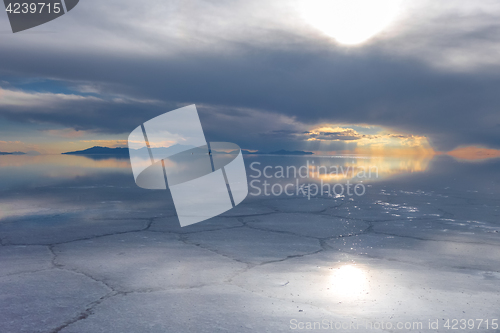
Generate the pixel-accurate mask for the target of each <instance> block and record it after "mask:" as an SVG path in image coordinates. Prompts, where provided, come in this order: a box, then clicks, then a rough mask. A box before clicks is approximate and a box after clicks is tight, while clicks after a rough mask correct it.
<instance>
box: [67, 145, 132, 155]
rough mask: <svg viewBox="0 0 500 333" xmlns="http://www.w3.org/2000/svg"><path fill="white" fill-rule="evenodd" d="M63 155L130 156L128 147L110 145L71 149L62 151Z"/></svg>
mask: <svg viewBox="0 0 500 333" xmlns="http://www.w3.org/2000/svg"><path fill="white" fill-rule="evenodd" d="M62 154H63V155H121V156H124V155H126V156H128V148H108V147H98V146H95V147H92V148H88V149H85V150H78V151H70V152H67V153H62Z"/></svg>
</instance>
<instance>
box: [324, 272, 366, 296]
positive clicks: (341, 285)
mask: <svg viewBox="0 0 500 333" xmlns="http://www.w3.org/2000/svg"><path fill="white" fill-rule="evenodd" d="M330 283H331V287H330V290H331V291H332V292H333V293H334V294H335V295H336V296H339V297H341V298H346V299H350V298H351V299H352V298H358V297H359V296H361V295H363V294H367V293H368V292H369V283H368V276H367V274H366V272H365V271H364V270H363V269H361V268H359V267H357V266H355V265H344V266H340V267H337V268H334V269H333V270H332V275H331V278H330Z"/></svg>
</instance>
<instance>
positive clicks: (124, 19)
mask: <svg viewBox="0 0 500 333" xmlns="http://www.w3.org/2000/svg"><path fill="white" fill-rule="evenodd" d="M189 104H196V105H197V107H198V111H199V114H200V118H201V120H202V123H203V125H204V130H205V134H206V137H207V139H208V140H209V141H229V142H234V143H237V144H239V145H240V146H241V147H242V148H246V149H252V150H261V151H272V150H277V149H288V150H298V149H300V150H308V151H323V152H331V151H340V150H353V151H355V150H358V151H364V150H370V149H382V148H381V147H396V148H398V147H405V148H411V149H416V150H427V149H433V150H435V151H450V150H454V149H456V148H458V147H460V148H461V149H463V148H464V147H484V148H489V149H500V2H498V1H496V0H493V1H490V0H480V1H470V0H467V1H464V0H453V1H427V0H422V1H421V0H411V1H404V0H378V1H372V0H348V1H347V0H296V1H290V0H289V1H283V0H275V1H269V0H251V1H249V0H245V1H240V0H230V1H229V0H219V1H215V0H206V1H199V0H169V1H165V0H161V1H160V0H150V1H147V2H143V1H131V0H119V1H118V0H107V1H97V0H81V1H80V3H79V5H78V6H77V7H75V9H73V10H72V11H71V12H69V13H68V14H67V15H64V16H62V17H60V18H58V19H56V20H54V21H51V22H49V23H47V24H44V25H42V26H39V27H36V28H33V29H30V30H26V31H23V32H19V33H16V34H13V33H12V32H11V30H10V25H9V21H8V18H7V14H6V13H5V12H3V13H0V151H14V150H21V151H26V150H38V151H42V152H49V153H58V152H63V151H68V150H77V149H83V148H88V147H91V146H95V145H100V146H125V145H126V139H127V137H128V134H129V133H130V132H131V131H132V130H133V129H134V128H136V127H137V126H138V125H139V124H141V123H143V122H144V121H146V120H148V119H151V118H153V117H155V116H157V115H160V114H162V113H164V112H166V111H169V110H173V109H175V108H178V107H181V106H184V105H189Z"/></svg>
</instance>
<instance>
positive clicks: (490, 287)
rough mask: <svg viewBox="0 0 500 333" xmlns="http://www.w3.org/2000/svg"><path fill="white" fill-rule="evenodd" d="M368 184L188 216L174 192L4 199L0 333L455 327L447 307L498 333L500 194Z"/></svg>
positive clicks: (93, 191) (109, 191)
mask: <svg viewBox="0 0 500 333" xmlns="http://www.w3.org/2000/svg"><path fill="white" fill-rule="evenodd" d="M111 185H112V184H111ZM368 189H369V191H367V194H366V196H363V197H359V198H348V197H340V198H331V197H318V198H311V200H308V198H307V197H292V198H287V197H278V198H276V197H271V196H270V197H263V196H260V197H252V196H249V197H248V198H247V199H246V200H245V201H244V202H243V203H242V204H241V205H240V206H238V207H237V208H235V209H233V210H231V211H229V212H228V213H225V214H223V215H221V216H218V217H215V218H212V219H210V220H208V221H205V222H202V223H199V224H195V225H192V226H189V227H185V228H180V227H179V225H178V220H177V218H176V216H175V213H174V212H175V210H174V209H173V206H172V203H171V201H169V200H168V199H169V198H168V195H164V194H162V195H161V196H159V197H156V198H155V195H154V194H150V193H146V192H142V190H139V189H134V190H133V189H132V188H130V189H128V190H126V191H123V190H122V189H120V188H119V187H115V188H113V187H107V188H106V191H105V193H104V194H103V193H102V192H101V191H100V189H99V188H88V187H85V188H84V187H80V188H78V189H72V190H68V189H67V188H63V187H60V188H53V187H50V188H45V189H44V188H38V189H37V190H36V191H35V193H32V192H31V194H30V192H28V191H27V192H24V193H22V195H21V194H19V197H18V199H17V200H14V201H15V203H16V204H15V205H12V202H13V201H12V200H13V199H12V196H10V199H9V198H7V197H5V198H4V199H2V202H3V204H4V205H5V206H4V207H9V208H10V210H8V211H7V210H4V211H3V213H4V215H3V217H2V219H1V220H0V240H1V244H2V246H1V247H0V262H1V270H0V332H2V333H4V332H6V333H8V332H12V333H20V332H30V333H31V332H53V333H55V332H107V333H113V332H222V331H231V332H287V331H298V330H299V331H300V329H299V327H304V328H305V327H306V326H307V325H314V323H316V324H317V325H319V324H318V323H320V324H321V325H323V326H322V327H323V328H325V327H326V328H328V329H329V330H335V328H334V326H328V325H334V324H335V323H337V324H339V323H340V324H344V325H353V324H356V325H360V326H356V329H355V331H359V332H365V331H368V329H367V328H366V326H363V325H366V324H368V325H379V326H375V327H374V328H373V329H369V331H387V332H397V331H399V330H398V329H396V328H392V329H391V328H388V327H387V326H383V327H380V323H381V322H384V323H385V325H387V323H390V324H391V325H397V324H398V323H403V324H405V323H412V325H413V323H422V327H418V326H417V329H414V330H413V331H420V332H436V331H440V332H445V331H448V330H447V329H446V328H445V327H444V325H445V324H446V321H447V320H448V319H450V320H451V319H458V320H460V319H474V320H476V319H484V320H486V319H488V320H489V325H490V327H489V329H486V327H485V326H484V325H483V326H482V327H479V329H477V328H476V329H474V331H477V332H500V330H498V329H497V328H492V326H491V324H492V319H500V312H499V310H498V309H500V297H499V296H500V268H499V267H500V223H499V220H498V214H499V208H500V203H499V202H500V201H499V200H498V198H499V196H498V195H497V194H495V193H494V192H489V191H490V190H483V191H481V190H478V192H472V191H471V192H468V191H467V190H465V189H459V188H457V189H452V188H446V186H443V185H442V184H440V183H434V182H429V183H428V185H425V186H423V185H422V183H421V181H420V180H414V181H412V182H410V181H407V182H402V181H401V183H398V182H397V181H393V183H389V182H378V183H373V184H372V185H371V186H370V187H369V188H368ZM41 192H45V193H47V195H46V196H45V197H44V200H41V201H40V202H42V204H40V205H39V206H34V205H33V202H35V201H36V198H37V196H38V193H41ZM143 193H144V195H145V196H147V198H148V199H147V200H143V201H141V200H137V197H140V196H141V195H143ZM155 193H160V192H155ZM5 195H7V194H5ZM78 196H79V197H80V199H79V200H78V199H76V198H77V197H78ZM481 198H483V199H484V200H481ZM9 200H10V201H9ZM141 212H145V213H144V214H142V213H141ZM436 321H437V323H438V325H439V328H438V329H437V330H436V329H434V328H429V323H430V322H432V323H435V322H436ZM299 324H300V325H302V326H299ZM294 325H295V326H294ZM325 325H326V326H325ZM326 328H325V329H326ZM349 330H352V329H349ZM340 331H342V330H340ZM344 331H347V329H345V330H344Z"/></svg>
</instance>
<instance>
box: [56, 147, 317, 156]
mask: <svg viewBox="0 0 500 333" xmlns="http://www.w3.org/2000/svg"><path fill="white" fill-rule="evenodd" d="M191 148H195V147H194V146H185V145H179V144H177V145H173V146H171V147H168V148H152V149H151V150H153V151H154V152H156V151H158V152H159V153H160V154H163V155H165V156H171V155H173V154H177V153H179V152H181V151H184V150H186V149H191ZM145 149H147V148H141V149H138V150H145ZM241 151H242V152H243V154H245V155H313V153H312V152H309V151H301V150H294V151H289V150H284V149H281V150H278V151H274V152H270V153H263V152H259V151H257V152H251V151H248V150H246V149H242V150H241ZM63 155H115V156H129V149H128V148H108V147H98V146H96V147H92V148H88V149H85V150H79V151H71V152H67V153H63Z"/></svg>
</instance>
